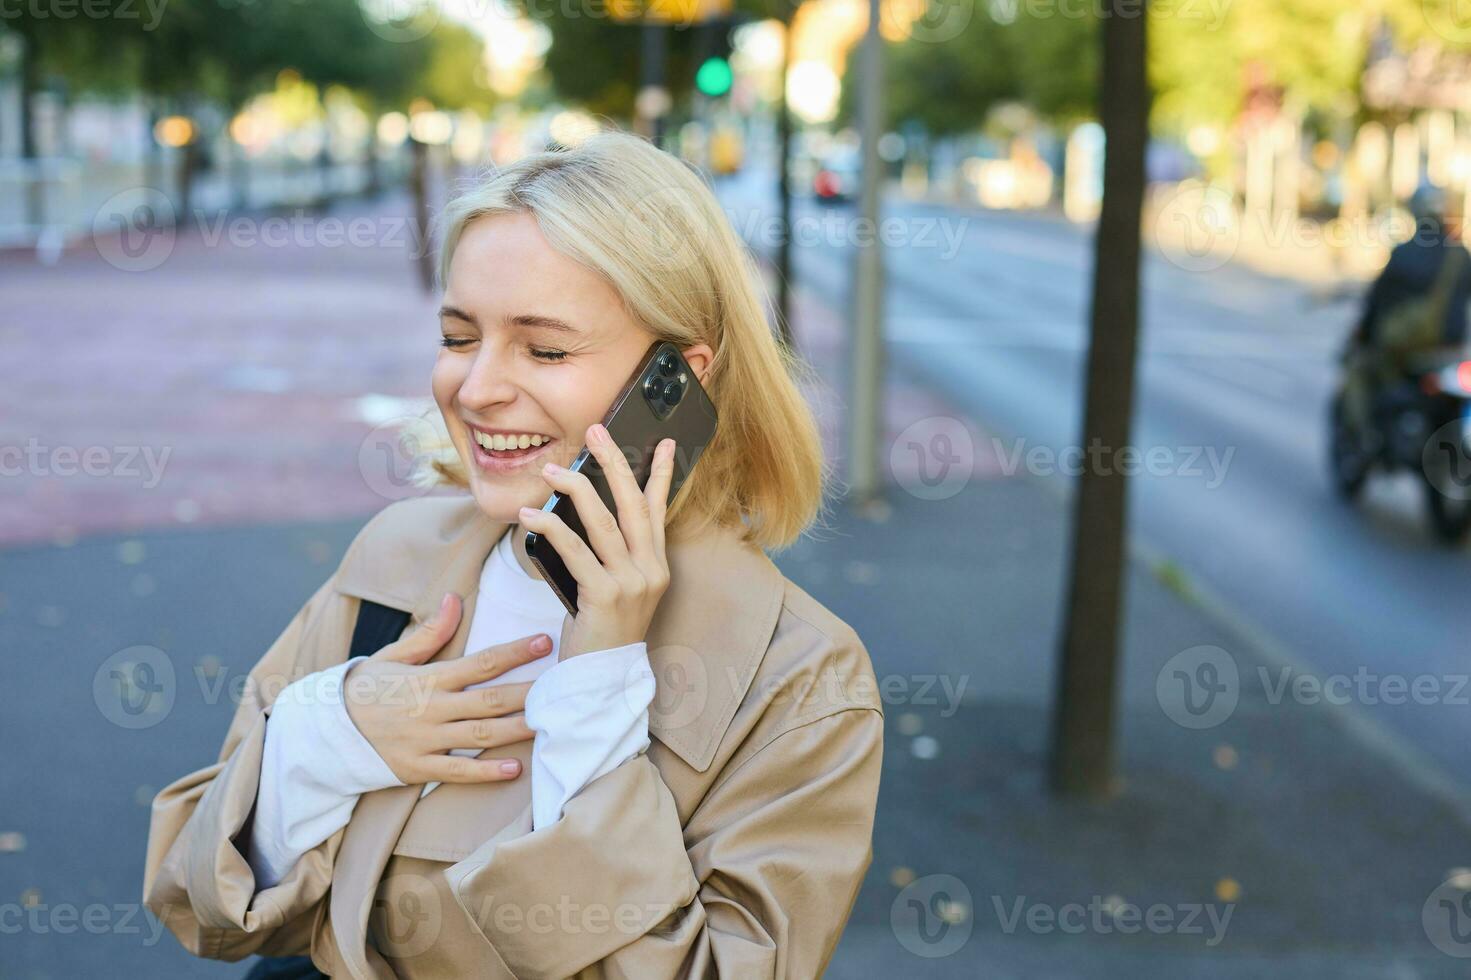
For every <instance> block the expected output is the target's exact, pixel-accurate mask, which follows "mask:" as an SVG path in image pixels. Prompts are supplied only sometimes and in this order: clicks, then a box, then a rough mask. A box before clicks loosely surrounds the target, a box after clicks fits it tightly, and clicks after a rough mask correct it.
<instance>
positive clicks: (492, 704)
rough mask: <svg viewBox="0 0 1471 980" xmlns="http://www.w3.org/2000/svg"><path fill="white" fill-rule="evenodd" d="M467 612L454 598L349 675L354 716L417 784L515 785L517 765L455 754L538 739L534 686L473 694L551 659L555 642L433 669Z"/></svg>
mask: <svg viewBox="0 0 1471 980" xmlns="http://www.w3.org/2000/svg"><path fill="white" fill-rule="evenodd" d="M460 614H461V607H460V599H459V597H458V596H456V595H454V594H449V595H446V596H445V597H444V601H443V602H441V603H440V605H439V611H438V612H437V613H435V615H434V617H433V618H432V619H430V620H429V621H428V622H426V623H425V624H424V625H423V627H421V628H420V629H419V630H417V631H416V632H414V633H413V634H411V635H409V636H406V637H404V638H403V639H400V640H398V641H397V642H395V643H390V644H389V645H388V646H386V647H384V648H383V649H382V650H379V651H378V652H377V653H375V654H373V655H372V656H371V657H367V658H365V659H363V660H361V661H360V662H358V663H356V664H354V665H353V666H352V667H350V668H348V671H347V673H346V674H345V675H344V677H343V698H344V700H345V701H346V703H347V713H348V717H350V718H351V719H352V723H353V724H354V725H356V726H357V729H358V731H359V732H361V733H362V734H363V737H364V738H366V739H367V740H368V742H369V743H370V744H371V745H372V746H373V748H374V749H375V750H376V751H377V752H378V755H379V756H381V757H382V759H383V761H384V762H386V763H387V764H388V767H389V768H390V769H392V770H393V774H394V775H395V776H397V777H398V778H399V779H400V780H401V781H402V782H404V783H406V784H409V785H417V784H421V783H430V782H442V783H483V782H493V781H497V780H505V779H515V778H516V776H517V775H519V774H520V772H521V764H520V763H519V762H518V761H516V760H515V759H476V758H471V757H466V756H462V755H449V754H448V753H449V750H450V749H469V748H477V749H488V748H495V747H497V746H501V745H509V744H511V743H513V742H520V741H524V740H525V739H529V738H532V737H533V736H534V735H535V733H534V732H533V731H532V730H531V729H530V728H527V727H526V714H525V708H526V692H527V691H529V690H530V689H531V684H530V683H529V682H528V683H524V684H492V685H487V686H485V687H478V688H476V689H474V690H473V691H467V690H465V688H466V687H468V686H469V685H471V684H476V683H479V682H482V681H488V680H491V679H492V678H495V677H499V676H500V675H501V674H504V673H505V672H506V671H508V670H510V669H511V668H512V667H516V666H518V665H520V664H524V663H528V662H529V661H532V660H535V659H536V658H537V657H543V656H546V654H547V653H549V652H551V649H552V641H551V638H550V637H548V636H547V635H546V634H545V633H537V634H534V635H533V636H525V637H522V638H521V639H519V640H512V641H510V642H509V643H501V644H498V645H496V646H493V647H490V648H488V649H485V650H481V651H480V652H479V653H474V654H469V655H467V656H464V657H459V658H457V659H455V660H451V661H445V662H443V663H434V664H431V663H428V661H429V659H430V658H432V657H433V656H434V654H435V653H437V652H438V651H439V650H440V649H441V648H442V647H443V646H444V645H445V644H446V643H448V642H449V641H450V638H451V637H453V636H454V635H455V629H456V627H457V626H458V625H459V622H460ZM537 644H539V645H537Z"/></svg>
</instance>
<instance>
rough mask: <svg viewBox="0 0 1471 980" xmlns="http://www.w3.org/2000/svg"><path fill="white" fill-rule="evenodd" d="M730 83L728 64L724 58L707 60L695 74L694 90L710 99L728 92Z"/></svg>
mask: <svg viewBox="0 0 1471 980" xmlns="http://www.w3.org/2000/svg"><path fill="white" fill-rule="evenodd" d="M730 82H731V71H730V62H728V61H726V60H725V59H724V58H707V59H705V63H704V64H702V65H701V66H700V70H699V71H697V72H695V88H697V89H699V90H700V91H701V92H702V93H703V94H705V95H708V96H711V97H714V96H717V95H724V94H725V93H726V92H729V91H730Z"/></svg>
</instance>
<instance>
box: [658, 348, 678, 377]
mask: <svg viewBox="0 0 1471 980" xmlns="http://www.w3.org/2000/svg"><path fill="white" fill-rule="evenodd" d="M678 370H679V358H678V357H675V356H674V352H673V351H665V352H664V353H662V354H660V355H659V373H660V374H673V373H674V372H675V371H678Z"/></svg>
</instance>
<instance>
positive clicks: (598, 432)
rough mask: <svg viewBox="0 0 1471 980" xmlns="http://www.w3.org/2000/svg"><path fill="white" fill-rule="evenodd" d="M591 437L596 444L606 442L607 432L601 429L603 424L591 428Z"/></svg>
mask: <svg viewBox="0 0 1471 980" xmlns="http://www.w3.org/2000/svg"><path fill="white" fill-rule="evenodd" d="M592 437H593V438H594V439H596V440H597V441H598V442H604V441H606V440H607V438H608V430H607V429H605V428H603V424H602V423H601V422H599V423H597V424H596V425H594V426H593V427H592Z"/></svg>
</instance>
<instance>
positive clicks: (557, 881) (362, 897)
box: [144, 133, 882, 978]
mask: <svg viewBox="0 0 1471 980" xmlns="http://www.w3.org/2000/svg"><path fill="white" fill-rule="evenodd" d="M443 221H444V225H443V227H444V236H443V240H442V250H441V257H440V274H441V280H442V282H443V285H444V295H443V307H442V309H441V312H440V328H441V332H442V334H443V336H442V340H441V342H442V344H443V348H442V350H441V351H440V354H439V359H438V361H437V362H436V364H435V368H434V373H433V390H434V395H435V399H436V401H437V403H438V407H439V414H440V415H441V416H442V418H443V423H444V426H445V427H446V430H447V436H448V444H449V446H450V447H451V448H450V449H449V450H448V451H447V452H446V453H445V454H444V456H443V457H442V458H441V459H440V460H439V461H438V462H437V463H436V464H435V469H436V472H437V473H438V475H439V477H440V478H441V479H442V481H444V482H447V483H450V484H453V485H455V486H457V487H459V488H461V489H462V490H463V491H465V492H463V493H458V494H455V495H452V496H432V497H423V498H420V499H415V500H411V501H405V502H400V503H396V504H393V505H392V506H389V507H388V508H386V509H385V510H384V511H383V512H382V513H380V514H379V515H378V516H377V517H375V518H374V519H373V520H372V521H370V522H369V523H368V525H367V526H366V527H365V528H364V529H363V530H362V531H361V532H360V533H359V535H358V536H357V538H356V539H355V540H354V541H353V543H352V545H351V547H350V548H349V549H348V552H347V555H346V557H345V558H344V559H343V561H342V564H341V565H340V566H339V567H338V568H337V570H336V572H335V573H334V574H333V575H332V577H331V578H330V579H329V580H328V581H327V582H326V583H324V584H323V585H322V586H321V588H320V589H319V590H318V591H317V592H316V594H315V595H313V596H312V597H311V598H310V600H308V602H307V603H306V605H305V606H304V607H303V608H302V609H301V611H300V612H298V613H297V615H296V617H295V618H294V619H293V620H292V621H291V623H290V624H289V625H288V626H287V627H286V630H285V632H284V633H282V634H281V636H280V638H279V639H278V640H277V641H276V642H275V644H273V645H272V646H271V648H270V649H269V650H268V651H267V652H266V654H265V656H264V657H263V658H262V659H261V660H260V662H259V663H258V664H257V665H256V666H255V668H254V669H253V670H252V672H251V675H250V681H251V683H250V684H248V685H247V686H246V689H245V695H244V697H243V698H242V700H241V703H240V705H239V707H238V710H237V712H236V714H235V717H234V720H233V722H232V723H231V726H230V730H229V732H228V734H227V736H226V738H225V743H224V747H223V749H222V750H221V752H220V755H219V761H218V762H217V763H216V764H215V765H212V766H209V767H208V768H205V769H201V770H199V771H198V772H195V773H193V774H191V775H188V776H185V777H184V778H182V779H180V780H178V781H177V782H175V783H174V784H173V785H171V786H169V787H167V788H166V789H164V790H163V791H162V792H161V793H160V794H159V796H158V798H157V799H156V800H155V801H154V805H153V819H152V827H151V832H150V836H149V842H148V860H147V869H146V874H145V881H144V893H145V900H146V902H147V904H148V907H149V908H151V909H152V910H153V911H154V913H155V914H157V915H158V916H159V918H160V919H161V920H162V921H163V922H164V923H165V924H166V925H167V926H168V927H169V928H170V929H171V930H172V931H173V932H174V934H175V935H177V936H178V937H179V939H180V940H181V941H182V942H183V943H184V945H185V946H186V947H187V948H188V949H190V950H191V951H192V952H194V953H196V954H198V955H201V956H208V957H214V958H219V959H232V960H233V959H239V958H241V957H244V956H248V955H250V954H252V953H260V954H262V955H266V956H272V957H279V956H291V955H295V956H303V955H310V957H311V963H310V964H307V963H305V961H303V962H302V963H301V964H300V966H301V967H303V968H304V969H306V970H308V971H311V970H312V969H313V966H312V964H314V965H315V969H319V970H321V971H323V972H325V973H327V974H328V975H331V976H351V977H392V976H400V977H450V976H474V977H511V976H517V977H568V976H574V975H576V976H589V977H593V976H613V977H639V978H659V977H676V976H679V977H685V976H700V977H714V976H728V977H741V978H746V977H777V976H779V977H803V978H806V977H813V976H817V975H819V974H820V973H821V972H822V971H823V969H824V968H825V966H826V964H827V962H828V959H829V957H830V956H831V955H832V952H833V948H834V946H835V945H836V944H837V941H838V937H839V935H840V934H841V932H842V929H843V925H844V922H845V920H846V919H847V916H848V913H849V911H850V910H851V908H852V903H853V900H854V898H855V896H856V894H857V891H858V888H859V885H860V883H861V881H862V878H863V874H864V872H865V870H866V869H867V868H868V865H869V863H870V860H871V858H872V851H871V849H870V839H871V832H872V827H873V818H874V807H875V802H876V797H877V794H878V784H879V766H880V757H881V746H882V710H881V702H880V700H879V697H878V691H877V684H876V682H875V679H874V675H873V670H872V666H871V665H870V663H869V659H868V655H867V652H866V650H865V649H864V646H863V644H862V642H861V641H860V640H859V638H858V636H857V635H856V634H855V633H854V631H853V630H852V629H851V628H850V627H849V626H847V624H845V623H843V622H842V621H841V620H839V619H838V618H837V617H835V616H834V615H833V614H832V613H831V612H829V611H828V610H827V609H825V608H823V607H822V606H821V605H819V604H818V603H817V602H816V601H814V600H813V599H812V598H811V597H810V596H808V595H807V594H806V593H805V592H803V591H802V590H801V589H799V588H797V587H796V586H795V585H793V584H792V583H791V582H789V581H787V580H786V579H785V578H784V577H783V576H782V575H781V573H780V572H779V571H778V570H777V568H776V566H775V565H773V564H772V562H771V560H770V559H769V558H768V557H767V556H766V554H765V551H764V549H777V548H782V547H784V546H786V545H789V544H790V543H791V542H792V541H794V540H795V539H796V538H797V537H798V536H799V535H800V534H801V533H802V532H803V530H804V529H806V528H807V527H808V526H810V524H811V523H812V522H813V521H814V520H815V519H816V518H817V516H818V514H819V511H820V509H821V504H822V494H823V481H824V476H825V469H824V465H823V462H822V457H821V446H820V443H819V440H818V435H817V428H816V425H815V423H814V420H813V418H812V415H811V413H810V410H809V409H808V407H807V405H806V403H805V402H804V400H803V398H802V396H801V394H800V391H799V389H798V387H797V383H796V379H797V378H798V377H800V376H801V372H802V371H803V370H804V368H803V367H802V365H801V364H800V362H797V361H796V360H795V359H792V358H789V357H788V356H787V355H786V354H785V353H784V351H783V350H782V348H780V347H779V345H778V344H777V343H776V342H775V339H774V337H773V334H772V332H771V330H770V329H769V328H768V326H767V324H766V321H765V318H764V315H763V305H762V303H761V299H760V293H759V291H758V287H757V281H758V280H757V277H756V273H755V270H754V266H753V263H752V262H751V261H750V257H749V255H748V254H747V253H746V251H745V250H744V248H743V246H742V245H741V243H740V242H739V240H738V239H737V238H736V237H735V235H734V233H733V232H732V230H731V228H730V226H729V223H728V222H727V221H726V220H725V216H724V215H723V214H722V213H721V211H720V208H719V206H718V204H717V202H716V201H715V199H714V197H713V195H711V193H710V192H709V190H708V189H707V188H706V186H705V185H704V184H703V183H702V182H701V181H700V180H699V179H697V177H696V176H695V175H694V174H693V173H692V172H691V171H690V170H689V169H688V168H686V167H685V166H684V165H683V164H682V163H680V162H679V161H678V160H676V159H674V158H673V157H671V156H669V155H667V154H665V153H663V152H661V151H659V150H657V149H655V148H654V147H653V146H651V145H650V144H648V143H647V142H645V141H643V140H641V139H638V138H635V137H632V136H628V135H624V134H616V133H605V134H601V135H598V136H595V137H593V138H591V139H588V140H587V141H586V142H583V143H581V144H580V145H578V146H576V147H575V148H572V149H569V150H561V151H555V152H547V153H542V154H537V155H534V156H531V157H528V158H526V159H524V160H521V161H519V162H518V163H516V164H515V165H513V166H510V167H508V168H505V169H503V170H500V171H498V172H496V173H494V174H493V175H491V176H489V177H487V178H485V179H484V180H483V181H482V182H481V183H480V184H479V185H478V186H477V187H475V188H474V189H473V190H471V191H470V192H469V193H467V194H466V195H464V196H462V197H460V198H459V199H457V200H456V201H455V202H453V203H452V204H451V205H450V207H449V209H448V211H447V214H446V215H445V216H444V219H443ZM656 339H657V340H662V341H668V342H672V343H674V344H677V345H678V346H679V348H680V350H681V351H682V352H683V353H684V356H685V358H686V360H687V361H688V363H689V365H690V366H691V368H692V369H694V370H695V372H696V373H697V374H698V375H699V377H700V381H701V383H702V384H703V385H704V387H705V389H706V390H707V392H708V393H709V394H710V396H711V398H712V399H713V401H714V402H715V404H716V406H717V408H718V410H719V414H720V422H719V430H718V432H717V434H716V437H715V439H714V440H713V441H712V442H711V444H710V445H709V446H708V447H707V448H706V449H705V450H704V451H703V453H702V455H701V456H700V459H699V464H698V466H697V467H696V468H695V470H694V472H693V474H692V476H691V477H690V479H689V480H688V481H687V482H686V483H685V484H684V486H682V487H681V488H680V491H679V492H678V493H677V494H676V495H675V496H674V499H673V500H670V499H668V498H669V487H670V479H671V476H670V474H671V470H672V462H671V460H672V455H671V450H672V451H674V452H678V451H681V447H678V446H671V445H670V444H669V442H670V441H669V440H665V441H664V443H663V444H662V445H661V448H660V454H657V455H656V457H655V463H654V470H653V475H652V476H651V477H650V478H649V480H648V483H647V486H646V487H645V488H644V489H643V490H642V491H640V489H639V487H638V485H637V483H636V481H635V479H634V477H633V475H632V474H631V473H630V472H629V470H628V466H627V463H626V461H624V460H623V456H622V454H621V453H620V451H619V450H618V448H617V447H614V446H612V445H610V443H609V440H608V437H607V435H606V433H605V432H604V431H603V430H602V427H601V426H600V425H598V424H597V423H598V421H599V420H600V419H601V418H602V417H603V415H604V413H605V412H606V410H607V408H608V406H609V405H610V404H611V403H612V400H613V398H614V397H615V396H616V395H617V393H618V391H619V390H620V388H621V387H622V385H623V384H624V382H625V381H626V380H627V378H628V377H629V375H630V373H631V372H632V371H633V369H634V368H635V366H636V365H637V364H638V363H639V361H640V359H641V357H642V355H643V354H644V352H645V351H646V350H647V349H648V347H649V345H650V344H651V343H652V342H653V341H655V340H656ZM584 444H585V445H587V446H588V447H589V449H590V451H591V452H592V453H593V455H594V456H596V457H597V459H598V460H599V462H600V463H601V464H602V465H603V467H604V468H605V470H606V471H607V472H608V473H609V474H610V481H611V482H612V484H613V486H614V490H615V496H616V498H617V500H616V512H612V511H610V510H609V509H608V508H607V507H605V506H604V505H603V504H602V503H601V501H600V499H599V497H598V496H597V494H596V493H595V492H594V491H593V489H592V487H591V485H590V484H589V483H588V482H587V480H586V478H585V477H582V476H581V475H580V474H571V473H569V471H567V470H565V469H562V468H559V464H560V466H561V467H565V466H566V465H567V464H569V463H570V462H571V460H572V459H573V458H575V456H576V455H577V453H578V452H579V451H580V450H581V449H582V447H583V445H584ZM553 490H560V491H564V492H566V493H568V494H570V496H571V497H572V499H573V501H574V503H575V504H576V507H577V511H578V515H579V517H580V518H581V520H582V522H583V523H584V525H585V526H586V527H587V528H588V529H589V536H590V538H591V546H590V547H589V545H588V544H585V543H584V542H583V541H582V540H581V539H580V538H579V537H577V536H576V535H575V534H573V533H572V532H571V531H570V530H569V529H568V528H567V527H566V526H565V525H564V524H563V523H562V522H561V521H560V520H559V519H557V518H555V517H553V516H549V515H547V514H544V513H542V512H541V511H540V510H539V509H537V508H539V507H540V506H541V505H542V504H543V503H545V501H546V499H547V496H548V495H549V494H550V492H551V491H553ZM527 530H535V531H537V532H539V533H541V534H543V535H545V536H546V539H547V540H548V541H549V542H550V544H551V545H552V546H553V547H555V548H556V549H557V551H558V553H559V555H561V556H562V558H563V559H564V561H565V562H566V564H567V566H568V567H569V570H570V571H571V572H572V573H573V575H574V576H575V577H576V578H577V580H578V588H579V593H578V611H577V614H576V615H575V616H574V615H570V614H568V613H566V611H565V610H564V609H563V608H562V606H561V604H560V603H559V602H558V600H557V599H556V598H555V596H554V595H553V593H552V591H551V588H550V586H548V585H547V584H546V583H545V582H544V581H542V580H541V579H540V577H539V575H538V573H537V571H536V569H535V566H534V565H532V564H531V562H530V561H529V559H528V558H527V556H526V554H525V547H524V538H525V533H526V531H527ZM385 609H387V610H401V611H403V612H406V613H408V614H409V615H410V616H411V619H410V621H409V623H410V625H409V627H408V628H407V629H406V630H404V631H403V633H402V635H401V636H398V638H397V639H396V640H392V637H391V636H390V637H389V638H388V639H390V640H392V642H388V643H387V645H386V646H383V647H382V648H381V649H379V650H378V651H377V652H376V653H374V654H372V655H371V656H352V657H350V652H351V650H352V648H353V645H354V644H353V639H354V631H355V629H358V628H359V627H360V623H361V621H362V619H361V617H362V616H365V615H367V614H368V613H373V612H374V611H378V612H381V611H383V610H385ZM374 614H375V615H376V614H377V613H374ZM394 635H398V634H397V631H395V632H394ZM467 653H468V654H469V655H468V656H467V655H466V654H467Z"/></svg>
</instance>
